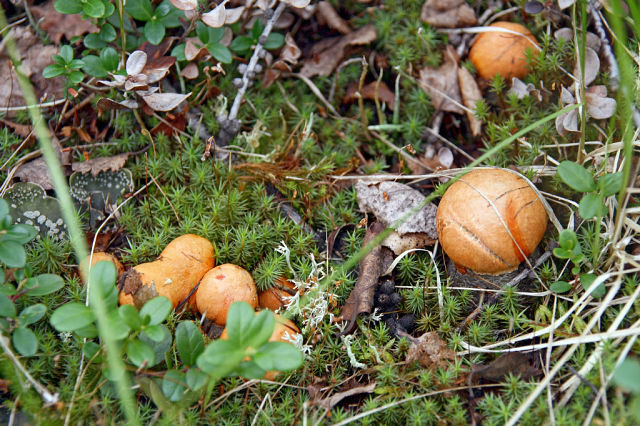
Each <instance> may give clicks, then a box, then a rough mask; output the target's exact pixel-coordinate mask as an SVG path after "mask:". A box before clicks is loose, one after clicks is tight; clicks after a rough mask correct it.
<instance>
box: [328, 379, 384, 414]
mask: <svg viewBox="0 0 640 426" xmlns="http://www.w3.org/2000/svg"><path fill="white" fill-rule="evenodd" d="M375 389H376V382H371V383H369V384H368V385H363V386H357V387H355V388H351V389H349V390H346V391H342V392H338V393H334V394H333V395H331V396H329V397H327V398H322V399H319V400H318V401H316V405H318V406H320V407H323V408H326V409H327V410H331V409H332V408H333V407H335V406H336V405H338V403H339V402H340V401H342V400H343V399H345V398H347V397H349V396H353V395H359V394H361V393H373V392H374V391H375Z"/></svg>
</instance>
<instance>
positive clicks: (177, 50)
mask: <svg viewBox="0 0 640 426" xmlns="http://www.w3.org/2000/svg"><path fill="white" fill-rule="evenodd" d="M185 47H186V44H185V43H182V44H179V45H177V46H176V47H174V48H173V49H171V56H175V57H176V59H177V60H178V61H186V60H187V57H186V56H184V48H185Z"/></svg>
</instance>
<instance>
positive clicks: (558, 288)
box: [551, 281, 571, 293]
mask: <svg viewBox="0 0 640 426" xmlns="http://www.w3.org/2000/svg"><path fill="white" fill-rule="evenodd" d="M569 290H571V284H569V283H568V282H566V281H556V282H554V283H552V284H551V291H553V292H554V293H566V292H568V291H569Z"/></svg>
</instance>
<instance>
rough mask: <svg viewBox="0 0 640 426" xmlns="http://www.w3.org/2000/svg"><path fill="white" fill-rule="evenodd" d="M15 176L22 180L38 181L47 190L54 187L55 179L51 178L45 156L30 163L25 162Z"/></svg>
mask: <svg viewBox="0 0 640 426" xmlns="http://www.w3.org/2000/svg"><path fill="white" fill-rule="evenodd" d="M14 177H17V178H18V179H20V180H21V181H22V182H31V183H37V184H38V185H40V186H41V187H42V188H43V189H44V190H45V191H48V190H50V189H53V181H52V180H51V174H50V173H49V167H47V163H46V162H45V161H44V158H36V159H35V160H32V161H29V162H28V163H24V164H23V165H21V166H20V167H18V170H16V173H15V174H14Z"/></svg>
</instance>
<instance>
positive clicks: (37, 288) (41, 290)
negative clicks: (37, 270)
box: [24, 274, 64, 296]
mask: <svg viewBox="0 0 640 426" xmlns="http://www.w3.org/2000/svg"><path fill="white" fill-rule="evenodd" d="M62 287H64V280H63V279H62V278H61V277H60V276H59V275H55V274H40V275H38V276H35V277H32V278H29V279H28V280H27V282H26V283H25V284H24V288H25V289H28V290H29V291H28V293H27V295H29V296H45V295H47V294H51V293H55V292H56V291H58V290H60V289H61V288H62Z"/></svg>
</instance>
